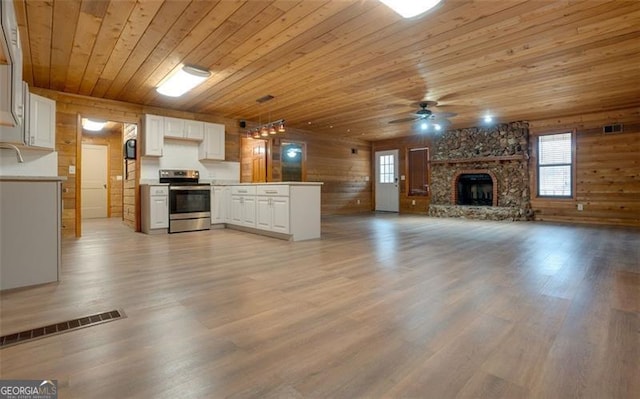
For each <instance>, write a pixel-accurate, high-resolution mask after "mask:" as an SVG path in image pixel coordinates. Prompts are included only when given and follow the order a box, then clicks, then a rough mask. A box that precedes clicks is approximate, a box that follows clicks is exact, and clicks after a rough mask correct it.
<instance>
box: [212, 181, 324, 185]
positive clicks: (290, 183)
mask: <svg viewBox="0 0 640 399" xmlns="http://www.w3.org/2000/svg"><path fill="white" fill-rule="evenodd" d="M323 184H324V183H323V182H318V181H272V182H265V183H225V184H220V183H211V185H212V186H270V185H274V186H321V185H323Z"/></svg>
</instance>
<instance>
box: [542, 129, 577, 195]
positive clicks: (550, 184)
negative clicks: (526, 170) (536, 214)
mask: <svg viewBox="0 0 640 399" xmlns="http://www.w3.org/2000/svg"><path fill="white" fill-rule="evenodd" d="M572 136H573V135H572V134H571V133H562V134H551V135H547V136H540V137H538V196H540V197H564V198H567V197H572V196H573V193H572V187H573V183H572V176H573V172H572V171H573V152H572V143H571V140H572Z"/></svg>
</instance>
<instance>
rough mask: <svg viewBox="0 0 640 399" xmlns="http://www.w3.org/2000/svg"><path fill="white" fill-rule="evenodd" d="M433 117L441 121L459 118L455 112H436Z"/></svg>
mask: <svg viewBox="0 0 640 399" xmlns="http://www.w3.org/2000/svg"><path fill="white" fill-rule="evenodd" d="M433 115H434V117H436V118H439V119H447V118H453V117H454V116H458V114H456V113H455V112H434V113H433Z"/></svg>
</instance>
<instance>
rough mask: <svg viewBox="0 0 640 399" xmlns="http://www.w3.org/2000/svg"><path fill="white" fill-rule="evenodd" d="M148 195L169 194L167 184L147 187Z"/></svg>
mask: <svg viewBox="0 0 640 399" xmlns="http://www.w3.org/2000/svg"><path fill="white" fill-rule="evenodd" d="M149 195H169V186H152V187H149Z"/></svg>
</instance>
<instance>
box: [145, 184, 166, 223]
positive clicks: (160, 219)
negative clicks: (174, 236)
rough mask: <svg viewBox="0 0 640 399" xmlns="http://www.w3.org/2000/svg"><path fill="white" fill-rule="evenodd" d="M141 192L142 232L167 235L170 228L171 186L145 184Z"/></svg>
mask: <svg viewBox="0 0 640 399" xmlns="http://www.w3.org/2000/svg"><path fill="white" fill-rule="evenodd" d="M140 190H141V205H142V206H141V219H142V220H141V222H142V232H143V233H147V234H158V233H167V231H168V230H167V229H168V228H169V186H154V185H147V184H143V185H141V186H140Z"/></svg>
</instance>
